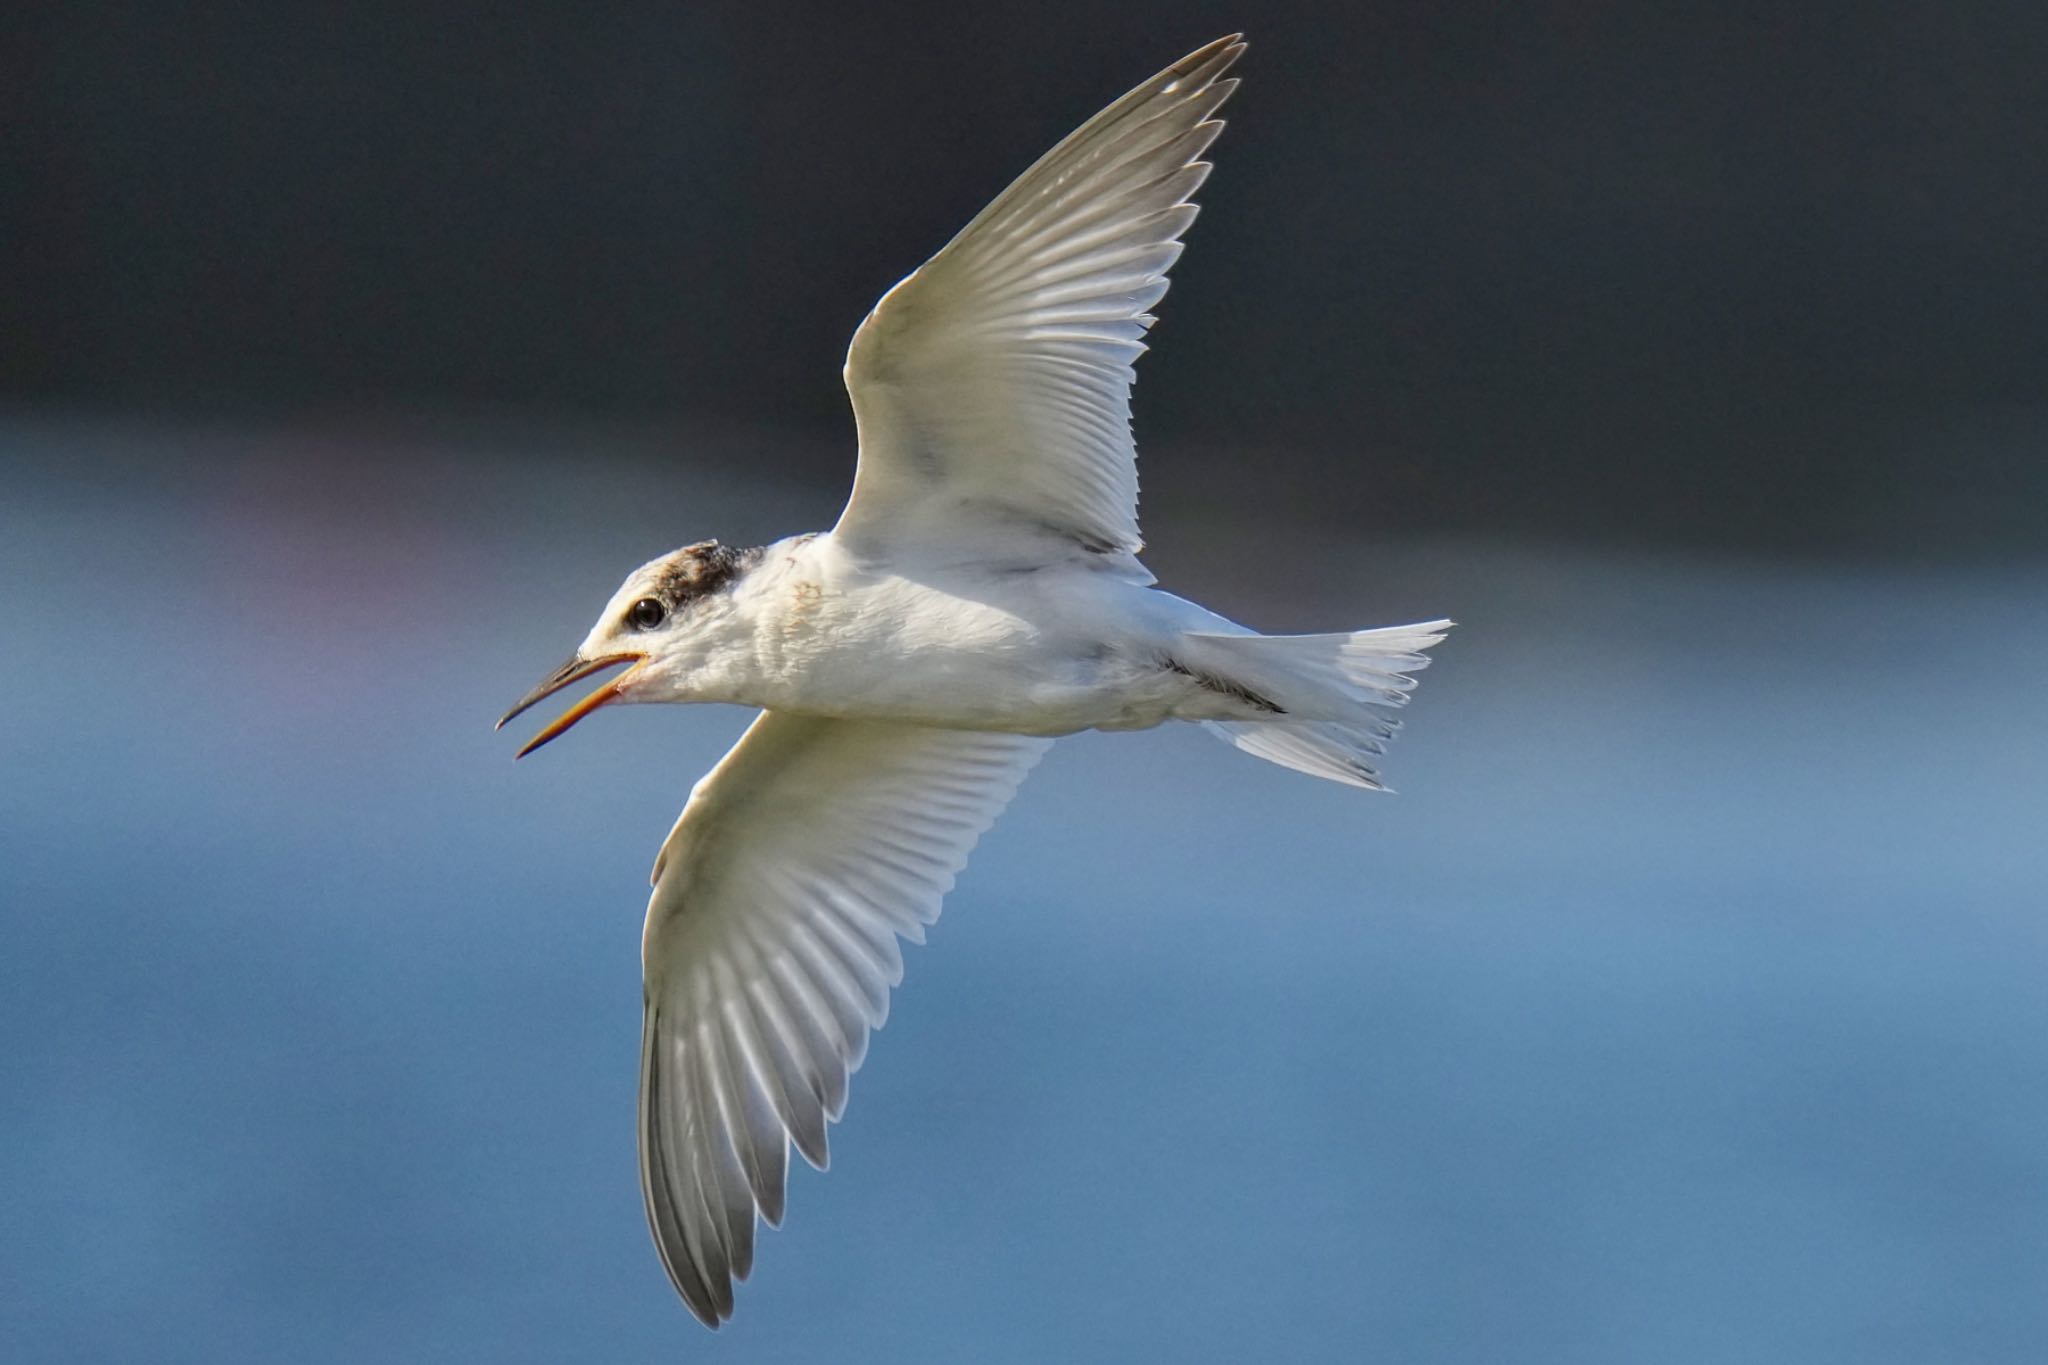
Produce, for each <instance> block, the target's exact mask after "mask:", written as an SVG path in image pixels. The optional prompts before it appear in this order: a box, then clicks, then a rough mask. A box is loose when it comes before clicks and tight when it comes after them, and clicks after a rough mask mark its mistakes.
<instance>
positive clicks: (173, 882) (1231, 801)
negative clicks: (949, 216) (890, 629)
mask: <svg viewBox="0 0 2048 1365" xmlns="http://www.w3.org/2000/svg"><path fill="white" fill-rule="evenodd" d="M465 441H467V442H468V443H469V446H468V447H465V445H464V442H465ZM479 442H481V443H484V444H491V445H492V446H493V448H492V450H491V452H490V453H491V454H493V455H494V456H496V457H498V460H497V462H494V463H484V462H478V461H474V460H465V459H463V458H460V457H461V456H463V455H464V454H465V453H468V454H474V453H476V452H475V450H474V446H475V445H476V444H477V443H479ZM630 444H631V442H628V441H612V442H610V443H609V444H608V443H607V442H605V441H602V440H587V439H581V438H578V437H576V436H575V435H574V434H573V433H554V434H549V433H542V434H539V435H532V436H526V437H522V438H519V439H518V440H516V441H515V440H512V439H511V438H504V437H501V436H485V437H463V438H460V439H457V438H450V439H449V440H448V441H446V442H436V441H433V440H428V441H424V442H422V441H420V440H418V439H409V440H408V441H403V442H401V441H398V440H395V439H394V438H392V437H390V436H389V434H388V433H384V432H381V431H379V430H376V429H357V428H350V427H347V426H345V425H342V426H332V425H330V426H329V427H325V428H322V427H318V426H310V427H309V426H306V425H303V424H300V425H292V424H280V425H277V426H274V427H271V428H264V429H231V428H225V427H223V428H218V429H215V428H207V427H204V426H197V427H191V428H186V429H180V430H178V431H175V432H171V433H168V434H167V433H166V432H164V431H162V430H155V429H148V428H142V427H128V426H123V425H120V424H110V423H66V422H57V421H51V420H40V419H34V420H32V419H28V418H16V419H12V420H10V421H8V422H7V423H5V424H4V425H0V462H4V467H5V482H4V486H0V935H4V947H0V1093H4V1096H5V1099H4V1109H0V1358H4V1359H7V1360H20V1361H31V1360H107V1361H116V1360H118V1361H194V1362H199V1361H206V1362H222V1361H265V1362H270V1361H283V1360H289V1361H295V1362H321V1361H336V1362H341V1361H348V1362H360V1361H371V1360H376V1361H383V1360H420V1361H427V1360H433V1361H449V1360H471V1361H492V1362H500V1361H525V1360H533V1361H571V1360H574V1361H657V1360H660V1361H673V1360H706V1361H709V1360H720V1361H790V1360H798V1359H808V1360H832V1361H977V1362H1008V1361H1016V1362H1046V1361H1068V1360H1072V1361H1082V1360H1087V1361H1095V1360H1102V1361H1112V1360H1114V1361H1124V1360H1148V1361H1149V1360H1158V1361H1176V1362H1206V1361H1216V1362H1244V1361H1265V1360H1276V1361H1277V1360H1288V1361H1297V1360H1299V1361H1307V1360H1330V1361H1365V1360H1385V1361H1404V1362H1405V1361H1431V1362H1467V1361H1469V1362H1475V1365H1476V1363H1477V1362H1489V1363H1491V1362H1504V1361H1518V1362H1520V1361H1528V1362H1549V1361H1556V1362H1572V1363H1573V1365H1588V1363H1591V1362H1609V1361H1612V1362H1650V1361H1654V1362H1659V1363H1660V1365H1678V1363H1680V1362H1694V1361H1699V1362H1746V1363H1750V1365H1755V1363H1757V1362H1779V1361H1782V1362H1787V1365H1826V1363H1827V1362H1843V1363H1844V1365H1849V1363H1851V1362H1853V1363H1854V1365H1872V1363H1873V1362H1892V1361H1896V1362H1902V1363H1903V1362H1929V1361H1944V1362H1948V1361H2012V1362H2022V1361H2028V1362H2037V1361H2040V1360H2043V1359H2048V775H2044V770H2048V706H2044V704H2043V700H2042V691H2043V681H2044V679H2048V577H2044V574H2043V571H2042V566H2041V565H2040V564H2038V563H2031V564H2027V563H2020V564H2002V565H2001V564H1993V565H1978V566H1976V567H1970V568H1960V567H1940V566H1929V565H1925V564H1921V565H1914V564H1911V563H1906V564H1894V565H1889V566H1886V565H1876V564H1872V565H1855V564H1849V565H1845V564H1842V563H1839V562H1810V563H1788V562H1763V561H1757V560H1749V559H1741V558H1717V557H1712V556H1693V557H1686V558H1679V557H1660V556H1657V555H1650V554H1640V553H1638V554H1620V553H1613V554H1598V553H1593V552H1589V551H1584V550H1544V549H1540V548H1528V547H1524V548H1519V549H1514V548H1506V547H1502V546H1498V545H1491V544H1484V543H1441V542H1434V543H1403V542H1393V543H1386V542H1382V543H1373V544H1360V543H1354V542H1351V541H1348V540H1346V539H1345V538H1343V537H1341V536H1337V535H1334V534H1332V533H1331V532H1329V531H1327V530H1325V531H1320V532H1315V533H1312V534H1311V533H1302V532H1299V531H1298V530H1297V529H1293V528H1289V527H1288V526H1286V525H1285V524H1284V523H1279V522H1276V520H1275V519H1273V518H1271V517H1266V518H1265V519H1264V520H1261V517H1262V509H1261V508H1260V507H1259V506H1258V505H1257V498H1256V496H1255V495H1254V494H1253V493H1252V492H1251V490H1249V489H1248V490H1246V491H1245V493H1244V494H1243V496H1242V497H1239V498H1234V499H1233V500H1234V501H1236V502H1237V503H1238V504H1239V505H1238V506H1236V507H1233V508H1231V509H1230V511H1229V513H1228V517H1229V519H1228V520H1222V519H1209V520H1204V519H1202V518H1201V517H1199V516H1197V515H1195V514H1194V513H1193V512H1188V513H1187V514H1185V515H1181V516H1179V517H1177V518H1169V517H1163V516H1155V517H1154V519H1153V522H1152V524H1151V528H1150V529H1151V531H1152V534H1153V536H1154V539H1155V542H1156V543H1157V554H1156V555H1155V557H1154V562H1155V564H1156V565H1157V566H1158V567H1159V568H1160V570H1161V572H1162V576H1163V577H1165V578H1166V579H1167V582H1168V584H1169V586H1172V587H1175V588H1178V589H1180V590H1183V591H1186V592H1188V593H1189V594H1190V595H1195V596H1200V597H1203V598H1204V599H1205V600H1208V601H1209V602H1211V603H1212V604H1213V605H1215V606H1217V607H1218V608H1220V609H1223V610H1226V611H1229V612H1231V613H1233V614H1235V615H1238V616H1240V617H1242V618H1245V619H1247V620H1249V621H1251V622H1252V623H1254V624H1258V625H1261V626H1265V627H1267V628H1272V629H1283V628H1291V629H1306V628H1325V629H1328V628H1337V627H1356V626H1365V625H1374V624H1383V623H1388V622H1393V621H1405V620H1411V619H1418V618H1425V617H1430V616H1436V615H1451V616H1455V617H1456V618H1458V619H1459V620H1460V622H1461V623H1462V624H1461V626H1460V628H1459V630H1458V631H1457V632H1456V633H1455V634H1454V635H1453V637H1452V638H1451V640H1450V641H1449V642H1448V643H1447V644H1446V645H1445V646H1444V647H1443V648H1442V649H1441V650H1440V651H1439V659H1440V662H1439V663H1438V665H1437V666H1436V667H1434V668H1432V669H1431V670H1430V671H1429V673H1428V674H1427V675H1426V676H1425V680H1424V685H1423V687H1422V688H1421V690H1420V692H1419V694H1418V700H1417V704H1416V705H1415V706H1414V707H1413V708H1412V709H1411V711H1410V713H1409V720H1410V724H1409V728H1408V731H1407V732H1406V734H1405V735H1404V736H1403V738H1402V740H1401V742H1400V744H1399V745H1397V746H1396V748H1395V749H1394V751H1393V752H1392V754H1391V755H1390V758H1389V762H1388V773H1389V775H1390V778H1391V780H1392V781H1393V783H1394V785H1395V786H1396V787H1398V788H1400V789H1401V794H1400V795H1398V796H1394V797H1384V796H1374V795H1370V794H1362V793H1358V792H1354V791H1350V790H1347V789H1344V788H1341V787H1337V786H1333V785H1329V784H1324V783H1318V782H1315V781H1312V780H1310V779H1308V778H1305V777H1302V776H1299V775H1296V774H1293V773H1288V772H1285V771H1282V770H1280V769H1278V768H1274V767H1270V766H1267V765H1264V764H1260V763H1258V762H1256V761H1254V760H1252V759H1249V758H1247V757H1245V756H1242V755H1240V754H1237V753H1234V752H1233V751H1231V750H1229V749H1227V748H1225V747H1223V746H1222V745H1219V744H1217V743H1216V742H1214V741H1213V740H1211V739H1209V738H1207V737H1205V736H1203V735H1201V734H1200V733H1198V732H1196V731H1194V730H1192V729H1183V730H1167V731H1160V732H1154V733H1148V734H1142V735H1120V736H1095V735H1090V736H1083V737H1079V738H1076V739H1073V740H1069V741H1065V742H1062V743H1061V744H1060V745H1058V746H1057V747H1056V748H1055V749H1054V751H1053V753H1052V754H1051V755H1050V757H1049V758H1048V759H1047V761H1046V762H1045V764H1044V765H1043V766H1042V767H1041V769H1040V770H1039V771H1038V772H1037V773H1036V774H1035V775H1034V776H1033V778H1032V779H1031V781H1030V782H1029V783H1028V784H1027V785H1026V787H1025V788H1024V791H1023V793H1022V795H1021V796H1020V798H1019V800H1018V801H1017V803H1016V805H1015V806H1014V807H1013V808H1012V809H1011V811H1010V813H1009V814H1008V815H1007V816H1006V817H1005V818H1004V820H1003V821H1002V822H1001V823H1000V824H999V825H998V826H997V828H996V829H995V830H994V831H993V832H992V833H991V834H990V836H989V837H988V838H987V839H986V840H984V842H983V844H982V847H981V848H980V850H979V851H978V852H977V854H976V857H975V860H974V862H973V864H972V865H971V866H970V868H969V870H968V872H967V874H966V876H965V877H964V878H963V880H962V882H961V884H960V887H959V889H958V890H957V892H956V893H955V894H954V896H953V897H952V899H951V900H950V902H949V905H948V909H947V913H946V916H945V918H944V919H943V920H942V921H941V923H940V925H939V926H938V927H937V929H936V930H935V931H934V933H933V935H932V941H931V943H930V944H929V946H927V947H925V948H922V949H918V950H915V951H914V952H913V953H912V954H911V956H910V964H909V975H908V979H907V981H906V984H905V986H904V988H903V989H902V990H901V991H899V992H898V995H897V999H896V1006H895V1010H894V1012H893V1014H892V1016H891V1018H890V1021H889V1024H888V1027H887V1029H886V1030H885V1031H884V1032H883V1033H882V1034H881V1035H880V1036H879V1037H878V1038H877V1040H876V1043H875V1046H874V1048H873V1049H872V1051H871V1053H870V1056H869V1059H868V1062H867V1064H866V1065H865V1067H864V1068H863V1069H862V1070H861V1072H860V1074H859V1076H858V1077H857V1079H856V1082H855V1085H854V1088H853V1099H852V1103H851V1105H850V1106H849V1109H848V1113H847V1118H846V1121H845V1122H844V1123H843V1124H841V1125H840V1126H839V1127H838V1128H836V1129H835V1130H834V1132H833V1141H832V1147H833V1168H832V1170H831V1172H830V1174H829V1175H826V1176H819V1175H817V1174H815V1173H812V1172H810V1171H808V1170H799V1171H798V1172H797V1173H796V1175H795V1176H794V1179H793V1188H792V1190H791V1194H790V1199H789V1208H790V1217H789V1221H788V1225H787V1227H786V1228H785V1229H784V1230H783V1231H781V1232H776V1233H768V1234H765V1235H764V1237H763V1240H762V1243H761V1247H760V1255H759V1259H758V1264H757V1268H756V1271H755V1275H754V1278H753V1281H752V1282H750V1283H749V1284H748V1285H746V1286H745V1287H744V1288H743V1289H742V1290H741V1292H740V1296H739V1309H738V1316H737V1319H736V1321H735V1322H734V1323H733V1324H732V1325H731V1326H730V1327H729V1328H728V1329H726V1331H725V1332H723V1333H721V1334H720V1335H719V1336H717V1337H712V1336H711V1335H709V1334H707V1333H705V1332H704V1331H703V1330H702V1329H701V1328H700V1327H698V1326H697V1325H696V1324H695V1323H694V1322H693V1321H692V1320H690V1319H689V1318H688V1316H687V1315H686V1314H685V1312H684V1311H683V1309H682V1308H681V1306H680V1305H679V1304H678V1303H677V1302H676V1301H675V1300H674V1298H673V1296H672V1295H671V1293H670V1291H669V1289H668V1287H667V1285H666V1283H665V1281H664V1279H663V1276H662V1273H661V1270H660V1268H659V1265H658V1264H657V1262H656V1260H655V1257H654V1255H653V1252H652V1250H651V1248H650V1246H649V1244H648V1241H647V1237H646V1233H645V1231H644V1230H643V1227H642V1222H641V1213H640V1206H639V1205H640V1201H639V1193H638V1189H637V1185H636V1168H635V1160H634V1151H633V1141H634V1139H633V1123H632V1113H633V1090H634V1086H635V1083H636V1063H637V1058H636V1052H637V1047H638V1041H639V961H638V951H639V930H640V915H641V911H642V908H643V906H644V898H645V894H646V873H647V869H648V866H649V863H650V861H651V859H652V857H653V853H654V849H655V847H656V845H657V843H658V842H659V840H660V838H661V836H662V835H663V834H664V833H665V831H666V830H667V828H668V825H669V823H670V821H671V820H672V819H673V818H674V815H675V812H676V809H677V808H678V806H679V804H680V802H681V800H682V798H683V796H684V794H685V793H686V791H687V790H688V787H689V785H690V783H691V782H692V781H693V780H694V779H695V778H696V777H697V776H698V774H699V773H701V772H702V771H703V770H704V769H705V768H706V767H707V766H709V765H710V764H711V763H712V762H713V761H715V760H716V758H717V757H718V756H719V755H720V753H722V752H723V750H724V749H725V747H726V746H727V745H728V744H729V743H730V742H731V741H732V739H733V738H734V737H735V736H736V735H737V734H738V732H739V730H740V729H741V727H742V725H743V724H744V721H745V716H744V715H743V714H742V713H740V712H737V711H734V710H729V709H723V708H690V709H683V708H620V709H617V710H615V711H612V712H608V713H606V714H603V715H601V716H599V717H597V718H596V719H594V720H593V721H592V722H590V723H588V724H586V725H584V726H582V727H580V728H579V729H578V730H577V731H576V733H575V734H574V735H573V736H572V737H570V738H569V739H567V740H564V741H562V742H560V743H557V744H556V745H554V746H552V747H550V748H548V749H547V750H545V751H544V752H542V753H540V754H538V755H536V756H535V757H533V758H530V759H528V760H526V761H524V762H521V763H519V764H516V765H515V764H514V763H513V762H512V761H511V753H512V751H513V749H514V748H516V746H517V741H518V739H519V738H520V737H521V736H517V735H506V734H498V735H494V734H493V733H492V732H491V729H490V722H491V720H492V719H494V718H495V717H496V716H497V715H498V713H499V712H500V711H501V710H503V709H504V707H505V705H506V704H507V703H508V702H510V701H511V700H512V699H513V698H515V697H517V696H518V695H519V694H520V693H522V692H523V691H524V690H525V689H526V688H527V686H528V685H529V684H530V683H531V682H532V681H533V680H534V679H535V678H536V677H538V676H539V675H540V674H541V673H543V672H544V671H546V669H547V668H549V667H550V666H552V665H553V664H555V663H556V662H558V661H559V659H560V657H561V656H562V655H564V654H565V653H566V652H567V651H568V649H569V648H570V647H571V646H572V645H573V644H574V643H575V642H576V641H577V640H578V639H579V638H580V637H581V635H582V633H583V631H584V630H585V628H586V626H587V625H588V622H589V620H590V618H591V617H592V616H593V614H594V613H595V610H596V608H597V607H598V606H599V605H600V604H601V603H602V602H603V601H604V599H605V598H606V596H607V595H608V594H609V593H610V591H611V590H612V588H613V586H614V585H615V584H616V582H617V580H618V579H619V578H620V577H622V576H623V574H624V572H625V571H626V570H628V569H630V568H631V567H632V566H634V565H635V564H637V563H639V562H640V561H642V560H643V559H646V558H648V557H650V556H652V555H654V554H657V553H659V552H662V551H664V550H666V549H668V548H670V547H672V546H673V545H676V544H680V543H682V542H684V541H687V540H691V539H696V538H698V537H700V536H705V535H711V534H718V535H721V536H724V537H725V538H727V539H734V540H759V539H764V538H767V537H770V536H774V535H778V534H783V533H787V532H790V531H794V530H799V529H805V528H806V527H811V526H817V525H821V524H825V523H827V522H829V519H830V517H831V515H832V513H833V511H834V507H835V504H836V501H837V493H838V491H839V490H837V489H821V488H810V487H805V488H802V489H784V488H778V487H777V486H776V485H775V484H774V483H773V481H772V479H773V471H774V467H775V461H774V458H773V454H774V443H773V439H772V438H771V437H768V436H761V435H754V434H749V433H745V432H712V433H706V434H704V435H703V436H702V437H701V439H687V440H675V441H674V442H673V444H675V445H676V446H677V447H678V453H677V454H676V455H675V457H674V458H673V459H671V460H667V461H663V460H653V461H650V460H648V459H647V458H645V452H644V451H637V450H626V449H623V447H625V446H628V445H630ZM500 447H506V448H509V454H508V451H507V449H506V448H500ZM1170 458H1171V456H1170V452H1159V451H1154V452H1148V460H1150V461H1152V462H1153V464H1151V465H1149V466H1148V467H1154V468H1156V467H1158V465H1157V462H1159V461H1166V460H1170Z"/></svg>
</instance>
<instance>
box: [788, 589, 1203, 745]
mask: <svg viewBox="0 0 2048 1365" xmlns="http://www.w3.org/2000/svg"><path fill="white" fill-rule="evenodd" d="M837 605H840V606H841V608H842V609H841V610H838V611H831V610H829V609H822V610H820V612H819V614H818V616H817V617H816V618H814V620H813V621H812V622H811V623H809V624H810V626H811V628H810V629H808V630H806V631H805V632H804V636H803V638H802V640H801V641H798V642H785V647H783V648H782V649H780V650H779V652H778V658H777V660H776V665H777V666H776V667H774V668H772V669H770V670H768V671H769V672H770V673H771V674H773V675H775V677H776V679H777V682H776V685H775V686H774V687H773V688H772V689H771V693H770V695H765V696H763V697H761V698H760V702H761V704H763V705H766V706H770V707H773V708H776V709H781V710H789V711H797V712H802V713H805V714H812V715H830V716H840V717H846V718H858V719H869V720H896V721H906V722H913V723H917V724H922V725H936V726H944V727H947V728H950V729H963V730H999V731H1007V732H1011V733H1017V734H1035V735H1063V734H1071V733H1073V732H1075V731H1077V730H1087V729H1137V728H1143V727H1145V726H1150V725H1157V724H1158V723H1159V722H1160V721H1162V720H1164V719H1165V718H1166V717H1167V715H1168V714H1170V711H1171V708H1172V704H1173V699H1174V696H1175V695H1176V692H1175V688H1174V682H1175V680H1174V679H1173V678H1172V677H1171V676H1170V675H1162V673H1161V671H1160V669H1159V667H1158V663H1157V660H1155V659H1151V658H1149V657H1147V656H1146V654H1145V651H1144V650H1142V649H1133V648H1131V647H1130V646H1129V644H1128V642H1121V641H1111V640H1109V639H1105V638H1104V632H1103V630H1102V629H1100V627H1101V625H1102V623H1100V622H1097V621H1094V620H1092V619H1090V617H1089V616H1088V615H1087V614H1085V613H1084V614H1081V615H1080V617H1079V619H1073V618H1072V614H1071V613H1048V612H1040V611H1034V610H1032V608H1033V607H1034V606H1035V605H1036V604H1035V603H1032V602H1030V601H1029V600H1023V601H1015V600H1013V601H1010V602H1004V601H1002V600H1000V599H998V600H989V599H988V597H987V596H986V595H984V597H982V598H980V599H973V600H969V599H962V598H959V597H953V596H947V595H944V594H938V593H934V592H932V591H930V590H916V591H915V592H914V595H911V596H909V597H908V599H907V600H906V599H905V597H904V594H903V593H902V592H901V591H900V590H899V591H898V592H895V593H891V594H886V595H884V594H877V595H873V596H871V597H868V598H866V600H862V599H861V598H859V597H855V598H853V599H851V600H848V601H846V602H844V603H842V604H837Z"/></svg>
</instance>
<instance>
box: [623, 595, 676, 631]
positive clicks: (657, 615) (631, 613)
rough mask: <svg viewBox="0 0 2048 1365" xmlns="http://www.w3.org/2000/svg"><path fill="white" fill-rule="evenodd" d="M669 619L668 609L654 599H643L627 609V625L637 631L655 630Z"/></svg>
mask: <svg viewBox="0 0 2048 1365" xmlns="http://www.w3.org/2000/svg"><path fill="white" fill-rule="evenodd" d="M667 619H668V608H667V607H665V606H663V605H662V604H661V602H660V600H659V599H657V598H653V597H643V598H641V599H640V600H639V601H638V602H635V603H634V604H633V605H632V606H631V607H629V608H627V609H626V624H627V625H630V626H631V627H633V629H635V630H653V629H654V628H655V627H656V626H658V625H660V624H661V623H662V622H663V621H666V620H667Z"/></svg>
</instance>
